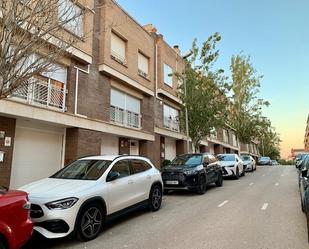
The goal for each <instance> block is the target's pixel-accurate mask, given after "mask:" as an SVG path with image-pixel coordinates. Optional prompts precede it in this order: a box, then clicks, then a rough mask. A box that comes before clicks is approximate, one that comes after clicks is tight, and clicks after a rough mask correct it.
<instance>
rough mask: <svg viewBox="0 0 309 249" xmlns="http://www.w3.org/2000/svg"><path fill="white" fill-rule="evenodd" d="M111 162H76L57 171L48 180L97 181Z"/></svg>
mask: <svg viewBox="0 0 309 249" xmlns="http://www.w3.org/2000/svg"><path fill="white" fill-rule="evenodd" d="M110 164H111V161H106V160H77V161H75V162H73V163H71V164H70V165H68V166H67V167H65V168H63V169H61V170H59V171H58V172H57V173H56V174H54V175H53V176H51V177H50V178H59V179H78V180H97V179H99V178H100V177H101V176H102V175H103V173H104V172H105V171H106V170H107V168H108V166H109V165H110Z"/></svg>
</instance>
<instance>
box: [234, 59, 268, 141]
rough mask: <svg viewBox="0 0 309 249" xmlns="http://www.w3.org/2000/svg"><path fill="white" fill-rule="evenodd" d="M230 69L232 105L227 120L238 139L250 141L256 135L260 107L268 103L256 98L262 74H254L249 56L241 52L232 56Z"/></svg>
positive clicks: (259, 120) (259, 118) (260, 114)
mask: <svg viewBox="0 0 309 249" xmlns="http://www.w3.org/2000/svg"><path fill="white" fill-rule="evenodd" d="M230 69H231V73H232V82H231V84H230V85H229V89H230V90H231V93H232V96H231V103H232V106H231V115H230V116H229V122H230V124H231V125H232V127H233V128H235V129H236V134H237V136H238V138H239V139H240V141H241V142H243V143H250V142H251V141H252V140H253V139H255V138H256V137H257V136H258V130H259V126H261V123H260V122H261V116H262V108H263V107H264V106H268V105H269V102H268V101H264V100H263V99H259V98H257V95H258V93H259V88H260V79H261V78H262V76H257V75H256V70H255V69H254V67H253V66H252V64H251V62H250V57H249V56H244V55H242V54H240V55H236V56H232V59H231V66H230Z"/></svg>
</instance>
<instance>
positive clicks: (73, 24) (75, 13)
mask: <svg viewBox="0 0 309 249" xmlns="http://www.w3.org/2000/svg"><path fill="white" fill-rule="evenodd" d="M58 17H59V20H60V21H61V22H62V23H63V26H64V27H65V28H66V29H68V30H69V31H71V32H73V33H74V34H75V35H77V36H79V37H82V36H83V32H84V31H83V15H82V9H81V8H80V7H79V6H77V5H76V4H74V3H73V2H72V1H70V0H60V4H59V10H58Z"/></svg>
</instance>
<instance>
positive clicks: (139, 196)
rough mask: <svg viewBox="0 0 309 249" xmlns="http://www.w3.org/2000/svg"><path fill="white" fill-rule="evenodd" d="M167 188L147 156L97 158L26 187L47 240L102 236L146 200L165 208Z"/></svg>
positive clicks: (153, 208)
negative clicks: (107, 225) (108, 224)
mask: <svg viewBox="0 0 309 249" xmlns="http://www.w3.org/2000/svg"><path fill="white" fill-rule="evenodd" d="M162 186H163V183H162V178H161V174H160V172H159V170H157V169H156V168H155V167H154V165H153V164H152V163H151V162H150V160H149V159H147V158H144V157H140V156H93V157H86V158H82V159H79V160H77V161H75V162H73V163H71V164H70V165H69V166H67V167H65V168H63V169H61V170H60V171H58V172H57V173H55V174H54V175H53V176H51V177H49V178H45V179H42V180H40V181H37V182H33V183H30V184H28V185H26V186H23V187H22V188H21V189H22V190H24V191H26V192H28V193H29V199H30V202H31V203H32V204H31V217H32V219H33V222H34V229H35V230H36V231H37V232H39V233H40V234H42V235H43V236H44V237H46V238H60V237H65V236H67V235H69V234H70V233H72V232H75V233H76V235H77V236H78V238H80V239H81V240H84V241H87V240H91V239H94V238H96V237H97V236H98V234H99V233H100V231H101V230H102V227H103V225H104V221H105V220H106V217H107V216H109V215H111V214H118V213H120V211H127V210H129V209H130V208H131V207H136V206H139V205H140V204H145V205H147V206H148V207H149V209H150V210H151V211H157V210H159V209H160V207H161V201H162Z"/></svg>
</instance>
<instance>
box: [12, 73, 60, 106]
mask: <svg viewBox="0 0 309 249" xmlns="http://www.w3.org/2000/svg"><path fill="white" fill-rule="evenodd" d="M65 94H66V89H65V85H64V87H60V86H56V85H53V84H51V82H50V80H48V82H46V81H42V80H39V79H36V78H33V79H30V80H29V81H28V82H26V83H24V84H22V85H21V86H19V87H18V88H17V89H16V90H15V91H14V93H13V94H12V97H15V98H19V99H23V100H25V101H27V102H28V103H29V104H32V105H40V106H45V107H53V108H56V109H59V110H62V111H65Z"/></svg>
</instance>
